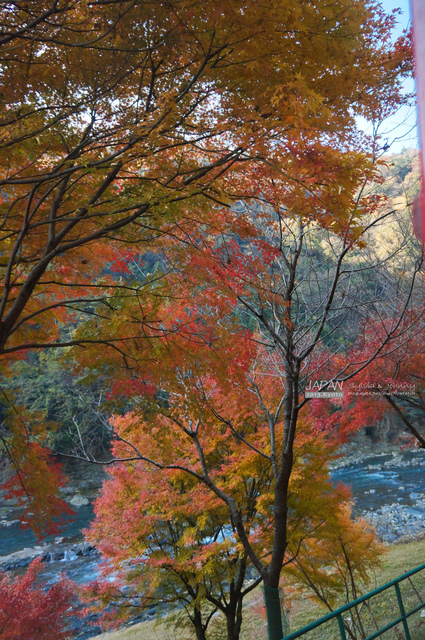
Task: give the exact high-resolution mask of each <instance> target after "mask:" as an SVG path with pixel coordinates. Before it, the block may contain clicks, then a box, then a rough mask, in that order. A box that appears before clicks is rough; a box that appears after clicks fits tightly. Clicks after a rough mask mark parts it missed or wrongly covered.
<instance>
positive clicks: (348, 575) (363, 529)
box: [286, 505, 385, 640]
mask: <svg viewBox="0 0 425 640" xmlns="http://www.w3.org/2000/svg"><path fill="white" fill-rule="evenodd" d="M304 544H306V545H307V546H308V552H307V553H299V554H298V555H297V556H296V558H295V560H294V562H293V563H291V564H290V565H289V566H288V567H287V570H286V575H289V576H290V579H291V581H293V584H294V590H295V593H297V594H303V595H307V596H308V597H310V598H311V599H313V600H314V601H316V602H319V603H320V604H322V605H324V606H325V607H326V608H327V609H328V611H334V610H335V608H336V607H339V606H341V605H342V603H343V604H348V603H350V602H353V601H354V600H357V598H359V597H360V596H362V595H364V594H365V593H366V592H367V591H368V590H369V588H370V584H371V577H372V575H371V574H373V571H374V569H376V568H377V567H378V566H379V565H380V562H381V559H382V556H383V555H384V553H385V548H384V547H383V545H382V544H381V543H380V542H378V539H377V537H376V533H375V532H374V531H373V529H372V527H371V525H370V524H369V523H368V522H367V521H365V520H362V519H358V520H356V521H353V520H352V519H351V513H350V508H349V506H348V505H345V507H344V508H342V509H341V510H340V511H339V513H338V517H337V519H336V521H334V522H333V523H332V526H331V527H329V526H326V524H325V526H324V527H323V528H322V529H321V530H319V531H317V532H315V536H314V538H312V539H310V540H306V541H305V542H304ZM363 606H366V608H367V610H368V613H369V615H370V616H371V617H372V619H373V620H374V615H373V612H372V611H371V609H370V607H369V605H368V603H367V602H366V603H363V605H362V606H360V607H359V606H356V607H354V609H353V611H352V614H351V617H350V618H348V619H345V620H344V628H345V632H346V634H347V637H348V638H352V639H353V640H355V639H356V638H358V637H360V638H365V637H366V635H367V634H366V633H365V630H364V626H363V622H362V617H361V610H362V608H363ZM376 626H377V625H376Z"/></svg>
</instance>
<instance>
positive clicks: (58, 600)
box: [0, 560, 74, 640]
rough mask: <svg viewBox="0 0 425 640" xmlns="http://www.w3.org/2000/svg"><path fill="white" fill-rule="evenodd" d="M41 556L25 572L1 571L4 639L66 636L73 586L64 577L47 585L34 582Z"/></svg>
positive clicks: (0, 619)
mask: <svg viewBox="0 0 425 640" xmlns="http://www.w3.org/2000/svg"><path fill="white" fill-rule="evenodd" d="M40 565H41V561H40V560H34V561H33V562H32V563H31V564H30V566H29V567H28V570H27V572H26V574H25V575H24V576H17V577H15V578H11V577H10V576H8V575H7V574H6V572H4V571H2V572H0V635H1V637H2V638H3V639H4V640H51V638H53V637H54V638H57V640H67V638H70V637H72V635H74V634H73V633H72V631H71V629H69V628H68V624H67V622H68V620H67V617H68V616H69V614H70V608H71V606H72V602H73V590H72V588H71V586H70V585H69V584H68V583H67V581H66V580H65V579H64V578H61V579H59V580H58V582H56V583H55V584H54V585H52V586H51V587H50V588H49V589H47V590H46V589H45V588H44V585H43V584H42V583H38V582H37V576H38V574H39V572H40Z"/></svg>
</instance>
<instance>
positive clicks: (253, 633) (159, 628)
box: [98, 539, 425, 640]
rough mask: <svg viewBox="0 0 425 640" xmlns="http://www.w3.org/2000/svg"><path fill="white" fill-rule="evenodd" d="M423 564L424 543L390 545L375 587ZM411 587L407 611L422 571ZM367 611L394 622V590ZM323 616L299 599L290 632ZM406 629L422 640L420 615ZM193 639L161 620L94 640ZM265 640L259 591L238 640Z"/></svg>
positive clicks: (332, 632)
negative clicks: (408, 628)
mask: <svg viewBox="0 0 425 640" xmlns="http://www.w3.org/2000/svg"><path fill="white" fill-rule="evenodd" d="M423 563H425V539H423V540H420V541H417V542H411V543H409V544H400V545H391V546H390V547H389V550H388V555H387V556H386V558H385V561H384V564H383V566H382V568H381V569H380V570H379V571H378V572H377V573H376V579H375V583H376V587H379V586H381V585H383V584H385V583H386V582H389V581H390V580H392V579H394V578H397V577H398V576H400V575H401V574H403V573H405V572H406V571H409V570H410V569H413V568H414V567H416V566H417V565H419V564H423ZM412 583H413V584H410V583H408V582H406V583H404V584H403V586H402V587H401V590H402V593H403V600H404V601H405V605H406V608H407V609H409V607H410V608H413V607H414V606H415V605H416V604H418V603H419V601H418V596H417V595H416V592H415V591H418V592H419V593H420V595H421V597H422V600H425V571H422V572H421V573H420V574H418V575H417V576H416V577H413V579H412ZM371 610H372V612H373V616H374V617H375V619H376V620H377V622H378V624H379V625H380V626H383V625H384V624H387V623H388V622H390V621H391V620H392V619H395V618H396V617H397V616H398V615H399V613H398V607H397V600H396V596H395V591H394V589H392V590H391V591H387V592H385V594H384V595H382V596H377V597H376V598H374V600H373V602H371ZM424 610H425V607H424ZM326 613H327V611H325V610H324V609H323V608H321V607H319V606H318V605H315V604H314V603H312V602H311V601H310V600H309V599H308V598H304V599H301V598H300V599H298V600H296V601H294V602H293V603H292V606H291V612H290V625H291V631H295V630H296V629H299V628H301V627H303V626H305V625H306V624H308V623H309V622H312V621H313V620H316V619H317V618H319V617H321V616H323V615H325V614H326ZM362 618H363V616H362ZM364 619H365V620H366V624H367V627H368V633H372V632H373V631H375V629H376V627H375V626H374V623H373V621H372V619H371V618H370V616H368V615H367V616H364ZM216 623H217V627H216V629H215V631H216V633H213V634H212V635H213V636H214V637H212V640H222V639H223V638H225V635H222V634H221V633H220V630H219V625H220V621H219V619H218V618H217V620H216ZM409 627H410V630H411V635H412V637H411V640H424V638H425V618H421V617H420V612H418V613H417V614H415V615H414V616H412V617H411V618H410V619H409ZM212 631H214V630H212ZM193 638H194V636H193V635H192V633H191V631H190V629H179V628H176V625H175V622H172V621H171V620H170V619H169V618H167V617H164V618H162V619H161V621H160V622H155V621H147V622H141V623H140V624H137V625H134V626H133V627H129V628H127V629H122V630H120V631H115V632H111V633H107V634H102V635H101V636H98V639H99V640H193ZM266 638H267V633H266V625H265V619H264V607H263V599H262V592H261V589H260V588H258V589H256V590H255V591H253V592H252V594H250V597H249V598H247V602H246V607H245V612H244V623H243V628H242V634H241V640H263V639H264V640H266ZM404 638H405V635H404V633H403V629H402V627H401V626H400V628H395V629H392V630H391V631H388V632H387V633H385V634H382V635H381V636H380V639H381V640H404ZM336 639H338V640H339V639H340V635H339V634H338V631H337V629H336V625H333V624H332V625H329V626H326V628H324V627H322V628H321V629H320V631H319V630H317V631H316V632H312V633H310V634H309V635H308V636H305V637H304V638H303V639H302V640H336Z"/></svg>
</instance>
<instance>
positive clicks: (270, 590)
mask: <svg viewBox="0 0 425 640" xmlns="http://www.w3.org/2000/svg"><path fill="white" fill-rule="evenodd" d="M263 590H264V603H265V605H266V613H267V632H268V638H269V640H282V638H283V626H282V610H281V606H280V594H279V589H278V588H274V587H269V585H268V584H266V583H264V587H263Z"/></svg>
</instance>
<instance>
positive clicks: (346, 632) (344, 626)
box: [283, 564, 425, 640]
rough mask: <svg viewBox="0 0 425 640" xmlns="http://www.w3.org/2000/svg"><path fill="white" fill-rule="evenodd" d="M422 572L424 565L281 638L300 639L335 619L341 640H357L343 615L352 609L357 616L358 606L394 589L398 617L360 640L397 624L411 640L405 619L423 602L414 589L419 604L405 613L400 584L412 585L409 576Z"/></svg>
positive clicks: (374, 635) (285, 639)
mask: <svg viewBox="0 0 425 640" xmlns="http://www.w3.org/2000/svg"><path fill="white" fill-rule="evenodd" d="M424 570H425V564H422V565H420V566H419V567H416V569H412V571H408V572H407V573H405V574H403V575H402V576H400V577H399V578H396V579H395V580H392V581H391V582H388V583H387V584H384V585H383V586H382V587H379V588H378V589H375V590H374V591H371V592H370V593H367V594H366V595H364V596H362V597H361V598H357V600H353V601H352V602H349V603H348V604H346V605H344V606H343V607H340V608H339V609H336V610H335V611H333V612H332V613H329V614H328V615H326V616H324V617H323V618H319V620H316V621H315V622H312V623H311V624H309V625H307V626H306V627H303V628H302V629H299V630H298V631H295V632H294V633H291V634H290V635H289V636H285V638H283V640H295V639H296V638H301V636H304V635H305V634H307V633H309V632H310V631H313V630H314V629H317V628H318V627H320V626H321V625H323V624H326V623H327V622H329V621H331V620H335V619H336V621H337V623H338V628H339V633H340V637H341V640H351V639H352V638H358V637H359V636H358V635H355V633H354V632H353V631H352V628H351V625H350V621H349V620H348V619H344V617H343V614H344V613H347V612H349V611H350V610H351V609H353V608H354V609H355V611H356V615H357V616H358V613H357V611H358V609H357V607H358V606H359V605H361V604H363V603H366V602H367V601H369V600H370V599H371V598H373V597H374V596H376V595H378V594H380V593H383V592H384V591H387V590H388V589H391V588H394V590H395V595H396V600H397V605H398V609H399V613H400V615H399V616H398V617H397V618H396V619H395V620H393V621H391V622H389V623H388V624H386V625H384V626H383V627H382V628H380V629H376V631H374V632H373V633H372V634H370V635H368V636H367V637H365V636H364V635H361V637H362V640H374V639H375V638H378V637H379V636H381V635H382V634H383V633H385V632H386V631H389V630H390V629H392V628H393V627H395V626H396V625H398V624H402V625H403V630H404V635H405V638H406V640H412V636H411V634H410V630H409V625H408V623H407V619H408V618H409V617H410V616H412V615H413V614H414V613H417V612H418V611H420V609H422V608H423V607H424V605H425V600H422V596H420V594H419V592H418V591H417V589H416V588H414V591H415V593H416V595H417V596H418V599H419V600H420V604H418V605H416V606H415V607H413V609H410V610H409V611H406V610H405V606H404V602H403V595H402V592H401V590H400V583H401V582H403V581H405V580H408V581H409V582H410V584H412V582H411V576H413V575H415V574H417V573H419V572H420V571H424ZM412 586H413V584H412ZM306 640H307V639H306ZM323 640H327V638H324V639H323Z"/></svg>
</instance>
